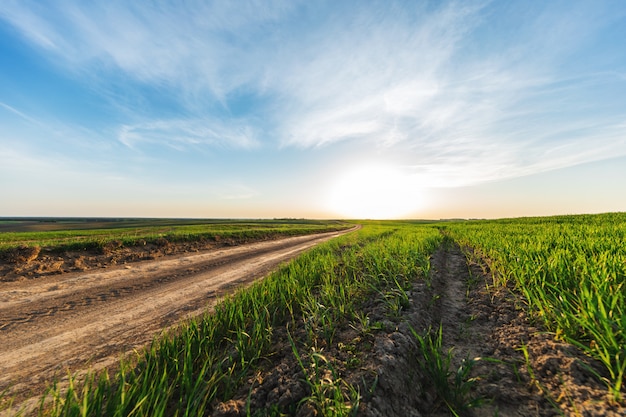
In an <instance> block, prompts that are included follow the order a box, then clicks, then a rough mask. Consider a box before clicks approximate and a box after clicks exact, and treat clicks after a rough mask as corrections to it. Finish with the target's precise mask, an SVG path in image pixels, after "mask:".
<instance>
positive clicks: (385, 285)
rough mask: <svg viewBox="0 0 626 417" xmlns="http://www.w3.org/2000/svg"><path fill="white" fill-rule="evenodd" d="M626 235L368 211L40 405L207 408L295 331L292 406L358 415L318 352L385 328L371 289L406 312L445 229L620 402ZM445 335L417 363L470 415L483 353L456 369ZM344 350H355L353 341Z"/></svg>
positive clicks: (553, 222) (457, 409) (351, 395)
mask: <svg viewBox="0 0 626 417" xmlns="http://www.w3.org/2000/svg"><path fill="white" fill-rule="evenodd" d="M193 227H200V226H189V228H188V229H186V228H181V229H180V230H179V232H180V235H179V236H180V238H181V239H187V238H188V236H195V237H197V236H211V234H212V233H213V234H216V233H227V232H229V231H230V232H232V233H243V234H245V233H252V234H254V233H261V232H260V231H259V230H263V231H265V232H267V231H268V230H272V227H277V228H278V229H280V228H281V227H283V226H281V225H278V226H276V225H273V226H272V227H265V226H264V227H259V228H258V229H255V230H253V231H248V230H247V229H245V227H243V226H242V227H241V228H239V229H238V230H235V229H237V228H230V229H228V228H224V225H215V226H214V228H213V229H210V228H209V229H210V230H208V229H207V227H208V226H206V225H205V226H202V227H203V228H204V229H202V230H199V229H193ZM219 227H222V229H219ZM300 227H302V226H301V225H299V226H297V227H296V226H289V225H287V226H285V227H284V228H283V230H284V231H286V233H291V232H293V231H294V230H296V229H298V230H299V228H300ZM311 227H312V229H315V228H317V230H319V229H320V228H324V227H335V225H326V226H324V225H319V224H315V225H312V226H311ZM305 228H306V227H305ZM253 229H254V228H253ZM312 229H309V230H312ZM192 230H196V231H195V232H193V231H192ZM440 231H443V233H441V232H440ZM119 232H121V233H122V234H123V233H127V232H126V231H124V229H120V230H119ZM152 232H153V231H152ZM152 232H151V233H152ZM94 233H95V231H94ZM141 233H143V232H141ZM163 233H166V235H167V236H175V233H174V232H163ZM167 233H170V234H169V235H168V234H167ZM177 233H178V232H177ZM194 233H197V234H194ZM116 236H117V237H116V239H120V235H119V234H118V235H116ZM144 236H145V235H144ZM625 236H626V214H608V215H599V216H569V217H555V218H529V219H511V220H501V221H472V222H456V223H452V222H450V223H443V224H440V225H438V226H434V225H428V224H419V223H415V224H412V223H409V222H384V223H376V222H367V223H366V224H365V226H364V227H363V229H361V230H360V231H358V232H355V233H351V234H349V235H345V236H342V237H341V238H337V239H333V240H332V241H330V242H327V243H325V244H323V245H321V246H319V247H316V248H315V249H313V250H311V251H308V252H306V253H305V254H303V255H301V256H300V257H299V258H297V259H296V260H295V261H293V262H291V263H290V264H288V265H286V266H284V267H283V268H281V269H280V270H279V271H276V272H275V273H273V274H271V275H270V276H269V277H267V278H266V279H264V280H262V281H260V282H258V283H256V284H254V285H253V286H251V287H249V288H248V289H247V290H245V291H240V292H237V293H236V294H234V295H232V296H229V297H227V298H226V299H224V300H223V301H222V302H221V303H220V304H219V305H218V306H217V307H216V308H215V311H214V312H213V313H212V314H210V315H209V314H207V315H206V316H205V317H203V318H201V319H197V320H193V321H190V322H187V323H185V324H184V325H182V327H181V328H180V329H179V330H178V331H177V332H176V334H172V335H170V336H168V337H164V338H161V339H158V340H155V341H154V342H153V343H152V345H151V346H150V347H148V348H147V350H146V351H145V352H143V353H142V354H141V355H140V356H138V357H137V358H134V359H133V360H132V361H130V362H125V363H123V364H122V365H121V367H120V370H119V371H118V372H117V373H116V374H115V375H108V374H106V373H103V374H100V375H91V376H89V377H88V378H87V379H85V380H74V381H73V383H72V385H70V387H69V389H67V390H66V391H63V390H60V389H52V390H51V391H50V392H49V394H48V396H47V398H48V399H50V400H51V403H46V404H47V405H46V406H45V407H43V408H42V411H41V415H50V416H99V415H107V416H108V415H113V416H115V415H120V416H121V415H138V416H146V415H150V416H165V415H168V416H169V415H179V416H187V415H200V414H209V413H210V412H211V411H212V410H211V407H212V406H213V404H215V403H217V402H219V401H227V400H229V399H231V398H233V396H234V395H235V394H236V393H237V392H238V390H239V389H241V387H242V385H243V384H244V383H245V381H246V379H247V378H248V377H249V375H251V374H252V373H254V372H255V371H256V370H258V369H259V367H260V366H261V364H262V363H263V361H264V360H265V359H266V358H268V357H270V356H271V355H272V354H273V353H274V351H273V349H274V348H275V346H276V343H277V339H276V337H277V336H276V335H277V334H281V333H285V332H286V331H288V334H289V345H290V346H291V354H292V355H293V357H294V360H296V361H297V362H298V363H299V366H300V369H301V371H302V374H303V378H304V380H305V382H306V385H307V387H308V393H307V396H306V399H305V401H304V402H303V403H301V404H296V405H294V407H296V408H297V407H303V406H305V404H306V406H309V407H313V408H314V409H315V410H316V412H317V413H318V414H319V415H325V416H339V415H352V414H353V413H354V412H355V410H357V409H358V405H359V402H360V401H361V400H362V392H360V391H359V389H358V387H357V386H355V385H351V384H350V383H349V382H348V378H346V375H343V374H342V373H341V372H342V371H341V369H342V367H341V366H339V365H341V364H338V363H336V362H334V359H333V358H331V357H329V356H328V355H325V354H323V353H322V352H323V349H324V348H325V347H328V346H330V345H332V344H333V343H335V338H336V335H337V332H338V330H339V329H340V328H341V327H342V326H348V325H349V326H352V327H353V328H355V329H358V331H359V332H361V334H363V335H367V334H371V333H372V332H376V331H378V330H380V329H381V324H380V323H370V320H369V317H368V316H367V315H366V314H364V313H363V312H362V311H361V310H360V309H359V306H360V305H361V304H362V303H363V302H364V300H367V299H371V298H373V297H375V298H377V299H379V300H381V301H382V302H383V303H384V304H385V305H386V306H387V311H388V312H389V315H390V317H392V318H393V317H399V316H400V315H401V313H402V311H403V310H404V309H406V308H407V307H408V298H407V289H408V288H409V287H410V285H411V283H412V282H413V281H414V280H416V279H422V280H424V281H425V282H426V283H427V284H428V282H429V280H430V255H431V254H432V253H433V252H434V251H435V250H436V249H437V248H438V247H439V246H440V245H441V244H449V243H450V239H452V240H454V241H455V242H457V243H458V244H460V245H461V246H462V247H465V248H471V254H472V256H475V257H476V258H477V259H480V260H481V261H484V262H486V263H487V264H488V265H489V266H490V268H491V271H492V273H493V275H494V282H493V285H498V286H503V285H510V286H513V287H515V288H516V289H517V291H519V292H520V293H521V294H523V296H524V298H525V300H526V302H527V306H528V309H529V310H530V312H531V313H532V314H533V315H534V316H535V317H536V318H537V319H538V320H541V321H543V323H544V324H545V326H546V327H547V328H548V329H550V330H552V331H553V332H554V334H555V335H557V336H558V337H561V338H563V339H565V340H567V341H569V342H571V343H573V344H575V345H577V346H579V347H580V348H581V349H583V350H584V351H585V352H587V353H588V354H589V355H591V356H593V357H594V358H597V359H598V360H600V361H601V362H602V363H603V364H604V365H605V367H606V370H607V376H606V377H605V382H606V384H607V387H608V389H609V391H610V392H611V394H612V396H613V399H614V400H615V401H621V400H622V398H623V397H622V395H623V394H622V392H623V388H624V385H623V382H624V371H625V369H626V354H625V353H624V346H625V344H624V341H625V339H626V318H625V314H626V308H625V305H626V304H625V300H624V297H626V291H625V288H624V287H625V286H626V284H624V282H625V281H626V245H624V237H625ZM195 237H194V238H195ZM143 238H144V239H145V237H143ZM446 242H448V243H446ZM469 253H470V252H469V249H468V256H469ZM295 329H304V330H302V331H300V332H296V331H295ZM441 334H442V329H441V328H440V329H439V331H430V332H426V333H424V334H418V333H415V337H416V340H417V342H418V345H419V347H420V352H419V355H421V356H420V363H421V366H422V367H423V372H424V373H426V374H428V375H430V377H431V378H432V380H433V381H434V385H435V387H436V390H437V392H438V395H439V397H440V398H441V400H442V401H443V403H444V404H446V406H447V407H448V408H449V409H450V410H451V411H452V412H453V413H455V414H458V415H461V414H463V413H464V412H466V411H467V409H469V408H471V407H473V406H476V405H478V404H479V402H480V400H478V399H475V398H474V397H472V395H471V391H472V387H473V385H474V383H475V382H476V380H475V379H474V378H473V377H472V376H471V371H472V368H473V365H474V362H473V361H472V360H471V359H468V360H466V361H465V362H463V363H462V364H461V366H460V367H458V368H457V369H452V368H451V359H452V351H447V352H444V351H442V348H441ZM348 348H350V349H352V348H351V347H346V346H344V349H348ZM353 359H354V360H355V363H357V362H358V358H356V357H354V358H353ZM248 411H249V414H250V415H281V413H287V412H288V411H286V410H282V409H279V408H276V407H273V408H269V409H265V410H256V411H255V410H250V409H248ZM292 411H293V410H292Z"/></svg>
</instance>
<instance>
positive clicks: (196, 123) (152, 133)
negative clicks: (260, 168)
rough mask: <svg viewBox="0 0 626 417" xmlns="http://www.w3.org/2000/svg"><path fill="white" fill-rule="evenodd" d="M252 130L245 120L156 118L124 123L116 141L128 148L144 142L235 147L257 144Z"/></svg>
mask: <svg viewBox="0 0 626 417" xmlns="http://www.w3.org/2000/svg"><path fill="white" fill-rule="evenodd" d="M256 136H257V134H256V132H255V129H254V128H253V127H251V126H250V125H249V124H246V123H245V122H235V121H230V123H228V124H226V123H224V122H223V121H220V120H217V119H209V118H206V119H192V120H189V119H179V120H157V121H151V122H145V123H140V124H133V125H124V126H122V127H121V129H120V132H119V134H118V140H119V141H120V142H122V143H123V144H124V145H126V146H128V147H129V148H133V149H135V148H138V147H141V146H144V145H165V146H170V147H172V148H175V149H187V148H189V147H194V146H197V145H213V146H216V145H217V146H223V147H232V148H239V149H251V148H255V147H258V146H259V145H260V142H259V141H258V140H257V138H256Z"/></svg>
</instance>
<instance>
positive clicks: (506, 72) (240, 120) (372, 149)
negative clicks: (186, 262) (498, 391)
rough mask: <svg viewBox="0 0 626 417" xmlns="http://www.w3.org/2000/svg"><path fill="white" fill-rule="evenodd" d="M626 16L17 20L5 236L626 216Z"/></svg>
mask: <svg viewBox="0 0 626 417" xmlns="http://www.w3.org/2000/svg"><path fill="white" fill-rule="evenodd" d="M625 40H626V2H624V1H622V0H598V1H591V0H588V1H576V0H566V1H558V0H555V1H540V0H520V1H515V0H512V1H471V0H464V1H446V0H441V1H421V0H410V1H393V0H385V1H374V0H372V1H362V0H355V1H347V0H346V1H344V0H341V1H336V0H334V1H324V0H319V1H317V0H316V1H309V0H305V1H298V0H286V1H279V0H258V1H257V0H250V1H246V0H238V1H187V2H179V1H167V0H163V1H141V2H128V1H125V0H123V1H118V0H107V1H93V2H84V1H64V0H58V1H56V0H55V1H51V0H50V1H46V0H38V1H30V0H2V1H1V2H0V57H2V58H1V59H0V216H89V217H102V216H107V217H195V218H214V217H218V218H274V217H277V218H281V217H297V218H300V217H306V218H421V219H439V218H499V217H519V216H538V215H555V214H576V213H598V212H609V211H626V192H625V191H626V186H625V185H624V184H626V46H624V45H625Z"/></svg>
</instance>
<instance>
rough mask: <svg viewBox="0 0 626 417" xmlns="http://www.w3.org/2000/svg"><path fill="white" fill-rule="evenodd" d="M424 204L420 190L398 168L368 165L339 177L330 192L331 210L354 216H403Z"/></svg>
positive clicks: (347, 216)
mask: <svg viewBox="0 0 626 417" xmlns="http://www.w3.org/2000/svg"><path fill="white" fill-rule="evenodd" d="M420 204H421V193H420V190H419V189H418V188H416V187H414V186H412V185H411V181H410V178H409V177H408V176H406V175H404V174H402V173H401V172H400V171H399V170H398V169H396V168H393V167H391V166H384V165H366V166H360V167H357V168H354V169H351V170H349V171H347V172H344V173H343V174H341V175H339V176H338V177H337V178H336V182H334V184H333V185H332V187H331V189H330V194H329V201H328V205H329V208H330V210H332V211H333V212H335V213H337V214H339V215H341V216H343V217H344V218H351V219H400V218H406V216H408V215H409V214H411V213H412V212H415V211H416V210H417V209H418V208H419V206H420Z"/></svg>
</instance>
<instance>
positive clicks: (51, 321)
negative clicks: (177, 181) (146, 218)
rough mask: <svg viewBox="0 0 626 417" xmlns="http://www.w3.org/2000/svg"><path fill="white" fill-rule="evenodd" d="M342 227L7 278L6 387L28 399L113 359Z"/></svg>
mask: <svg viewBox="0 0 626 417" xmlns="http://www.w3.org/2000/svg"><path fill="white" fill-rule="evenodd" d="M342 233H345V232H331V233H323V234H316V235H308V236H300V237H290V238H284V239H278V240H271V241H265V242H257V243H252V244H246V245H241V246H234V247H222V248H219V249H214V250H211V251H208V252H204V253H197V254H191V255H190V254H186V255H176V256H171V257H164V258H161V259H160V260H152V261H143V262H133V263H128V264H125V265H111V262H109V266H108V267H106V268H100V269H97V270H95V271H93V270H92V271H87V272H72V273H62V274H55V275H48V276H43V277H39V278H38V279H33V278H32V276H26V277H24V276H23V277H21V278H15V279H13V280H12V281H10V282H3V283H1V285H0V392H2V391H4V390H5V389H8V393H9V394H11V395H15V396H16V398H17V399H18V400H21V399H24V398H28V397H29V396H33V395H38V394H40V393H41V392H42V391H43V389H45V387H47V386H48V385H49V384H50V383H51V382H52V381H53V380H55V379H58V378H61V379H62V378H64V377H65V376H67V375H68V373H72V374H76V373H81V372H84V371H85V370H86V369H88V368H91V369H100V368H102V367H105V366H109V365H112V364H114V363H116V362H118V361H119V359H120V357H121V356H122V355H123V353H125V352H131V351H132V350H133V349H139V348H141V347H142V346H145V345H146V344H148V343H149V342H150V341H151V340H152V339H153V338H154V336H155V335H156V334H158V333H159V332H160V331H162V330H163V329H166V328H168V327H170V326H172V325H174V324H176V323H178V322H179V321H180V320H181V319H184V318H186V317H190V316H197V315H200V314H202V313H203V312H205V311H206V310H207V309H208V308H210V307H211V306H212V305H214V303H215V302H216V300H217V299H218V298H219V297H220V296H222V295H223V294H225V293H226V292H228V291H232V290H233V289H234V288H237V287H240V286H243V285H246V284H248V283H250V282H252V281H254V280H255V279H258V278H261V277H263V276H265V275H267V274H268V272H270V271H271V270H272V269H274V268H276V267H277V266H278V265H279V264H281V263H282V262H285V261H287V260H289V259H291V258H293V257H295V256H296V255H298V254H299V253H301V252H303V251H304V250H306V249H309V248H311V247H312V246H314V245H316V244H319V243H321V242H323V241H326V240H328V239H331V238H333V237H335V236H338V235H340V234H342ZM39 269H41V265H40V266H39ZM18 272H19V271H18ZM31 275H32V274H31ZM13 276H15V273H14V274H13Z"/></svg>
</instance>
